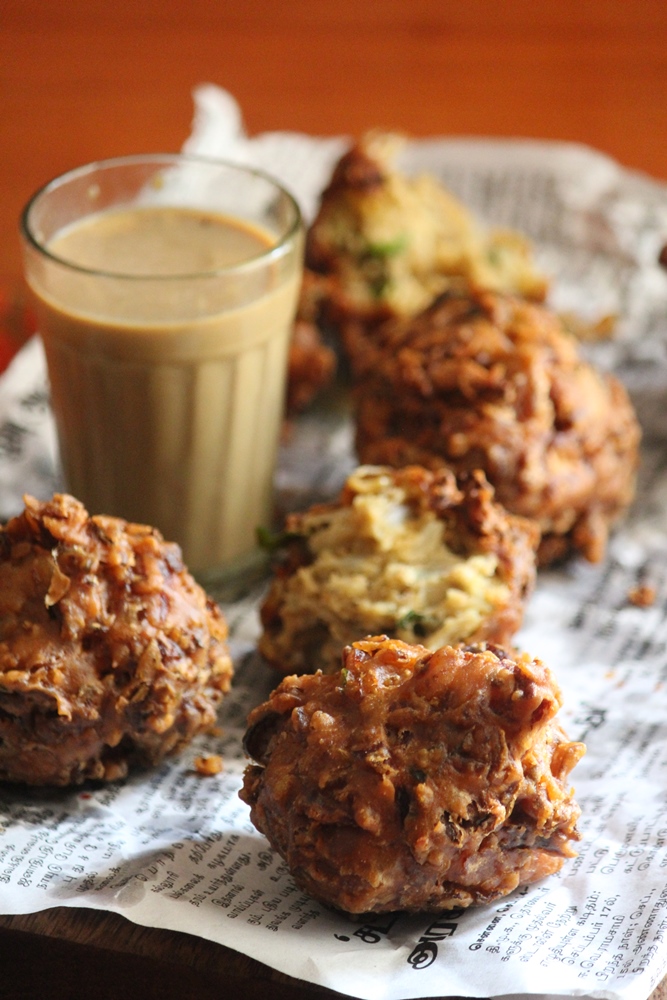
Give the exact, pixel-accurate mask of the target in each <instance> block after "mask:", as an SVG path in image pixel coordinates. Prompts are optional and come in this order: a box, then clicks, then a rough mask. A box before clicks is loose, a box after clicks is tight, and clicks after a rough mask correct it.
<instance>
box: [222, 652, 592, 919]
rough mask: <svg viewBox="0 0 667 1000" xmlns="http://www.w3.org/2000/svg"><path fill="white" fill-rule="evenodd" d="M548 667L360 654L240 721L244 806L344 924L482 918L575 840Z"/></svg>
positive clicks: (468, 657)
mask: <svg viewBox="0 0 667 1000" xmlns="http://www.w3.org/2000/svg"><path fill="white" fill-rule="evenodd" d="M560 704H561V697H560V692H559V690H558V687H557V685H556V683H555V681H554V679H553V677H552V675H551V673H550V672H549V670H548V669H547V667H546V666H544V664H542V663H541V662H540V661H539V660H534V659H531V658H530V657H529V656H527V655H521V656H517V658H516V659H510V658H509V657H508V656H507V655H506V654H505V653H503V652H502V651H501V650H500V649H498V648H494V647H489V648H474V647H472V648H461V647H458V648H453V647H444V648H442V649H440V650H437V651H436V652H430V651H429V650H427V649H425V648H424V647H423V646H411V645H407V644H406V643H403V642H400V641H398V640H389V639H387V638H386V637H383V636H380V637H374V638H368V639H366V640H363V641H360V642H355V643H354V644H353V645H352V646H350V647H348V648H347V649H346V650H345V655H344V658H343V665H342V669H341V670H339V671H338V672H337V673H336V674H330V675H327V674H322V673H318V674H314V675H304V676H301V677H287V678H285V679H284V680H283V681H282V683H281V684H280V685H279V687H278V688H276V690H275V691H274V692H273V693H272V695H271V696H270V698H269V700H268V701H267V702H265V703H264V704H263V705H260V706H258V707H257V708H256V709H255V710H254V711H253V712H252V713H251V714H250V716H249V719H248V730H247V733H246V740H245V746H246V750H247V752H248V754H249V755H250V756H251V757H252V758H253V759H254V760H255V761H256V762H257V763H256V764H255V765H249V766H248V767H247V769H246V773H245V778H244V785H243V789H242V791H241V793H240V794H241V798H242V799H243V801H244V802H246V803H248V805H249V806H250V809H251V818H252V821H253V823H254V824H255V826H256V827H257V829H258V830H259V831H260V832H262V833H263V834H264V835H265V836H266V837H267V838H268V840H269V841H270V843H271V844H272V846H273V847H274V848H275V849H276V850H277V851H278V852H279V853H280V854H281V856H282V857H283V858H284V859H285V860H286V862H287V864H288V866H289V868H290V871H291V872H292V875H293V877H294V879H295V881H296V882H297V883H298V885H299V886H300V887H301V888H302V889H304V890H306V891H307V892H309V893H310V894H311V895H313V896H314V897H316V898H317V899H319V900H321V901H322V902H323V903H326V904H329V905H331V906H334V907H337V908H338V909H341V910H345V911H347V912H349V913H369V912H383V911H393V910H409V911H415V912H416V911H434V912H437V911H440V910H446V909H450V908H452V907H455V906H468V905H470V904H473V903H488V902H491V901H492V900H495V899H497V898H499V897H500V896H504V895H506V894H507V893H509V892H512V890H514V889H516V888H517V886H519V885H523V884H526V883H529V882H535V881H537V880H538V879H541V878H544V877H545V876H546V875H550V874H552V873H553V872H556V871H558V869H559V868H560V867H561V866H562V864H563V862H564V859H565V858H568V857H572V856H573V854H574V853H575V852H574V851H573V850H572V841H575V840H578V839H579V837H578V833H577V830H576V822H577V818H578V816H579V809H578V807H577V805H576V804H575V802H574V800H573V791H572V789H571V788H570V786H569V783H568V775H569V772H570V771H571V770H572V768H573V767H574V765H575V764H576V763H577V761H578V760H579V759H580V757H581V756H582V754H583V753H584V749H585V748H584V746H583V744H581V743H571V742H569V741H568V739H567V737H566V735H565V733H564V732H563V730H562V728H561V727H560V725H559V724H558V722H557V721H556V719H555V716H556V713H557V711H558V709H559V707H560Z"/></svg>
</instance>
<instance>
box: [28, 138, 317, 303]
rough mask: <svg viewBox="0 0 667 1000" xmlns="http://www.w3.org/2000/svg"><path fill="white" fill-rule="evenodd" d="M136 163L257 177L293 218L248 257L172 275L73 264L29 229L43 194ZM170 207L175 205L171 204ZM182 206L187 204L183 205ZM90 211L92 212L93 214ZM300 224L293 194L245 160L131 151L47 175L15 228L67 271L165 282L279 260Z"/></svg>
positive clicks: (84, 216) (102, 276) (215, 273)
mask: <svg viewBox="0 0 667 1000" xmlns="http://www.w3.org/2000/svg"><path fill="white" fill-rule="evenodd" d="M140 163H145V164H150V163H155V165H156V166H157V165H160V164H162V165H164V166H168V165H169V164H172V165H177V164H179V163H193V164H200V165H202V166H207V167H224V168H225V169H227V170H230V171H232V172H234V173H237V174H238V175H246V176H248V175H249V176H252V177H257V178H258V179H260V180H262V181H265V182H267V183H268V184H271V185H272V186H273V187H274V188H275V190H276V191H277V192H279V193H280V194H281V195H283V196H284V197H285V198H286V199H287V202H288V204H290V205H291V207H292V211H293V214H294V219H293V221H292V224H291V225H290V226H289V227H288V229H287V230H286V231H285V233H283V235H282V236H281V237H280V238H279V239H278V241H277V242H276V243H275V244H274V245H273V246H269V247H267V249H266V250H264V251H262V252H261V253H258V254H255V255H253V256H252V257H248V258H247V259H246V260H243V261H239V262H238V263H236V264H225V265H223V266H222V267H216V268H211V269H208V270H205V271H187V272H176V273H174V274H150V273H148V274H136V273H134V274H132V273H128V272H125V271H107V270H103V269H100V268H93V267H85V266H83V265H81V264H76V263H74V262H73V261H70V260H68V259H67V258H66V257H61V256H59V255H58V254H55V253H53V252H52V251H51V250H49V249H48V247H47V246H45V245H44V243H43V242H42V241H41V240H40V239H39V238H38V237H37V235H36V234H35V233H34V232H33V231H32V228H31V225H30V215H31V212H32V210H33V208H34V207H35V205H36V204H37V203H38V201H39V200H40V199H41V198H43V197H44V196H46V195H48V194H50V193H51V192H52V191H56V190H58V189H59V188H61V187H62V186H63V185H64V184H66V183H68V182H70V181H73V180H78V179H80V178H85V176H86V174H92V173H93V172H94V171H96V170H99V169H108V168H111V167H116V166H121V167H122V166H132V165H135V164H140ZM171 207H179V206H178V205H175V206H171ZM183 207H190V206H187V205H184V206H183ZM90 214H91V215H92V214H93V213H90ZM81 218H82V219H83V218H86V215H82V216H81ZM302 223H303V217H302V213H301V209H300V207H299V203H298V202H297V200H296V198H295V197H294V195H293V194H292V193H291V192H290V191H289V190H288V189H287V188H286V187H285V186H284V184H282V183H281V182H280V181H279V180H277V178H275V177H273V176H272V175H271V174H269V173H267V172H266V171H265V170H262V169H261V168H258V167H253V166H251V165H249V164H245V163H237V162H234V161H232V160H224V159H220V158H218V157H209V156H199V155H195V154H190V153H134V154H131V155H128V156H113V157H108V158H106V159H102V160H93V161H91V162H90V163H86V164H83V165H82V166H79V167H74V168H72V169H71V170H67V171H65V172H64V173H61V174H58V175H57V176H55V177H53V178H51V180H49V181H47V182H46V183H45V184H43V185H42V186H41V187H39V188H38V189H37V190H36V191H35V192H34V194H33V195H32V196H31V197H30V198H29V199H28V201H27V202H26V205H25V207H24V208H23V211H22V212H21V215H20V219H19V228H20V231H21V235H22V236H23V238H24V240H25V241H26V242H27V243H28V244H29V245H30V246H31V247H32V248H33V249H34V250H36V251H38V252H39V253H40V254H41V255H42V256H43V257H45V258H46V259H48V260H50V261H53V262H54V263H56V264H59V265H60V266H62V267H65V268H67V269H68V270H70V271H73V272H76V273H78V274H81V275H85V276H87V277H97V278H112V279H115V280H122V281H155V282H159V283H160V282H166V281H191V280H192V279H197V278H215V277H220V276H222V275H229V274H239V273H242V272H243V271H246V270H251V269H253V268H256V267H258V266H259V265H261V264H264V263H271V262H272V261H273V260H276V259H279V258H281V257H283V256H284V255H285V253H287V251H288V249H289V246H290V245H291V243H292V242H293V241H294V239H295V238H296V236H297V235H298V233H299V231H300V229H301V228H302Z"/></svg>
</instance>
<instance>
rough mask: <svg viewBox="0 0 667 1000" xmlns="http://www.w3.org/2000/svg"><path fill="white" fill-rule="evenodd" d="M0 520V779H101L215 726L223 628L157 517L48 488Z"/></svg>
mask: <svg viewBox="0 0 667 1000" xmlns="http://www.w3.org/2000/svg"><path fill="white" fill-rule="evenodd" d="M24 500H25V510H24V511H23V513H21V514H20V515H19V516H17V517H15V518H13V519H12V520H10V521H9V522H8V523H7V524H6V525H5V526H4V527H3V528H0V780H2V781H13V782H21V783H27V784H32V785H69V784H79V783H80V782H82V781H84V780H86V779H88V778H93V779H100V780H104V781H111V780H115V779H117V778H120V777H123V776H124V775H125V774H126V772H127V770H128V767H129V766H131V765H134V764H136V765H151V764H155V763H157V762H158V761H159V760H161V759H162V758H163V757H164V756H165V754H168V753H173V752H175V751H177V750H180V749H181V748H182V747H183V746H184V745H185V744H186V743H188V741H189V740H191V739H192V737H193V736H195V735H196V734H197V733H199V732H202V731H203V730H205V729H207V728H208V727H210V726H211V725H212V723H213V722H214V720H215V715H216V707H217V705H218V704H219V702H220V700H221V698H222V696H223V693H224V692H225V691H227V690H228V688H229V685H230V681H231V676H232V663H231V659H230V656H229V650H228V648H227V643H226V639H227V626H226V623H225V621H224V618H223V616H222V614H221V612H220V610H219V609H218V607H217V606H216V605H214V604H213V602H212V601H210V600H209V599H208V598H207V597H206V594H205V593H204V591H203V590H202V589H201V587H199V585H198V584H196V583H195V581H194V580H193V579H192V577H191V576H190V575H189V573H188V572H187V571H186V570H185V568H184V566H183V562H182V559H181V552H180V549H179V548H178V546H177V545H175V544H173V543H168V542H164V541H163V539H162V536H161V535H160V534H159V532H157V531H156V530H155V529H153V528H149V527H146V526H144V525H138V524H130V523H127V522H126V521H122V520H120V519H119V518H114V517H102V516H99V517H89V516H88V513H87V511H86V510H85V508H84V507H83V505H82V504H81V503H79V501H78V500H75V499H74V498H73V497H71V496H67V495H66V494H56V495H55V496H54V497H53V498H52V499H51V500H49V501H47V502H44V503H40V502H38V501H37V500H35V499H34V498H33V497H29V496H26V497H25V498H24Z"/></svg>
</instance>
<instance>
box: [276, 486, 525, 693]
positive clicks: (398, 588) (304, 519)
mask: <svg viewBox="0 0 667 1000" xmlns="http://www.w3.org/2000/svg"><path fill="white" fill-rule="evenodd" d="M286 538H287V544H286V546H285V550H284V559H283V561H282V562H281V563H278V564H277V566H276V570H275V576H274V579H273V581H272V585H271V587H270V590H269V592H268V594H267V597H266V598H265V600H264V602H263V604H262V606H261V608H260V616H261V622H262V625H263V632H262V635H261V637H260V640H259V648H260V651H261V652H262V653H263V655H264V656H265V657H266V658H267V660H268V661H269V662H270V663H271V664H272V665H273V666H274V667H275V668H276V669H278V670H279V671H280V672H281V673H283V674H288V673H304V672H310V671H314V670H317V669H322V670H324V671H332V670H337V669H338V667H339V665H340V656H341V651H342V649H343V647H344V646H345V645H347V644H348V643H350V642H353V641H354V639H356V638H358V637H359V636H360V635H368V634H373V633H377V632H380V631H382V632H385V633H387V634H389V635H391V636H394V637H398V638H401V639H404V640H406V641H408V642H415V641H416V642H420V643H423V644H424V645H426V646H428V647H429V648H431V649H434V648H436V647H437V646H438V645H443V643H445V642H447V643H452V644H453V643H456V642H467V643H470V642H480V641H485V640H486V641H490V642H495V643H498V644H499V645H506V644H508V643H509V642H510V641H511V639H512V636H513V635H514V634H515V632H516V631H517V630H518V629H519V627H520V625H521V621H522V618H523V609H524V605H525V602H526V600H527V598H528V596H529V595H530V593H531V592H532V589H533V586H534V583H535V551H536V548H537V545H538V541H539V531H538V529H537V526H536V525H535V523H534V522H532V521H528V520H526V519H524V518H520V517H516V516H513V515H510V514H508V513H507V512H506V511H505V510H504V508H502V507H501V506H500V505H499V504H497V503H495V502H494V498H493V489H492V488H491V487H490V486H489V483H488V482H487V480H486V478H485V477H484V474H483V473H482V472H479V471H476V472H471V473H466V474H462V475H461V476H460V477H459V478H458V481H457V479H456V477H455V476H454V474H453V473H452V472H451V471H450V470H448V469H440V470H439V471H437V472H432V471H429V470H427V469H424V468H421V467H418V466H412V467H408V468H403V469H391V468H389V467H384V468H376V467H367V468H366V467H361V468H359V469H357V470H356V471H355V473H353V474H352V475H351V476H350V477H349V478H348V480H347V482H346V484H345V486H344V488H343V490H342V493H341V495H340V497H339V499H338V500H337V501H336V502H334V503H330V504H320V505H318V506H315V507H313V508H311V509H310V510H309V511H306V512H304V513H296V514H291V515H289V517H288V518H287V522H286Z"/></svg>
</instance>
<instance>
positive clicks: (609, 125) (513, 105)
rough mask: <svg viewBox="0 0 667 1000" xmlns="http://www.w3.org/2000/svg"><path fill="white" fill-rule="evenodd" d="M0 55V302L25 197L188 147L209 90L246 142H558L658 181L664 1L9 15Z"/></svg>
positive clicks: (174, 2) (195, 1)
mask: <svg viewBox="0 0 667 1000" xmlns="http://www.w3.org/2000/svg"><path fill="white" fill-rule="evenodd" d="M0 44H1V46H2V48H1V51H0V99H1V103H0V150H1V156H2V166H1V170H0V178H1V179H0V186H1V187H0V289H2V288H3V287H4V288H5V289H6V288H7V287H14V286H15V285H16V283H17V282H18V281H19V280H20V279H19V276H20V266H21V265H20V253H19V245H18V239H17V236H16V229H17V219H18V215H19V212H20V210H21V207H22V205H23V203H24V202H25V201H26V199H27V198H28V197H29V195H30V194H31V193H32V192H33V190H34V189H36V188H37V187H39V186H40V185H41V184H42V183H44V182H45V181H46V180H48V179H49V178H50V177H52V176H54V175H55V174H57V173H60V172H61V171H63V170H65V169H68V168H70V167H73V166H76V165H78V164H79V163H83V162H86V161H88V160H91V159H96V158H100V157H105V156H112V155H116V154H123V153H131V152H142V151H157V150H176V149H178V148H180V146H181V144H182V143H183V141H184V140H185V139H186V137H187V136H188V134H189V131H190V126H191V120H192V98H191V91H192V88H193V87H194V86H195V85H196V84H198V83H201V82H206V81H210V82H214V83H218V84H220V85H222V86H224V87H226V88H227V89H228V90H230V91H231V92H232V93H233V94H234V96H235V97H236V98H237V99H238V100H239V102H240V104H241V107H242V110H243V115H244V120H245V124H246V127H247V129H248V131H249V132H250V133H255V132H259V131H263V130H266V129H295V130H303V131H306V132H311V133H315V134H328V135H331V134H338V133H345V134H355V133H358V132H360V131H362V130H363V129H365V128H367V127H371V126H386V127H391V128H398V129H401V130H403V131H406V132H408V133H411V134H414V135H419V136H424V135H445V134H450V135H454V134H455V135H489V136H533V137H545V138H552V139H567V140H575V141H580V142H584V143H588V144H590V145H592V146H596V147H598V148H599V149H602V150H604V151H605V152H607V153H609V154H611V155H612V156H614V157H616V158H617V159H618V160H620V161H621V162H622V163H624V164H625V165H627V166H629V167H636V168H639V169H641V170H644V171H647V172H649V173H651V174H653V175H655V176H656V177H659V178H663V179H667V127H666V126H667V3H665V2H664V0H535V2H530V0H507V2H499V0H466V2H464V3H460V2H457V3H453V2H450V0H376V2H373V3H363V2H360V0H334V2H331V3H329V2H324V0H282V2H280V0H246V2H243V0H238V2H236V3H233V4H232V3H231V2H229V0H189V2H188V0H141V2H140V3H134V2H132V0H117V2H115V3H110V2H109V0H4V2H3V4H2V10H1V12H0Z"/></svg>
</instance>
